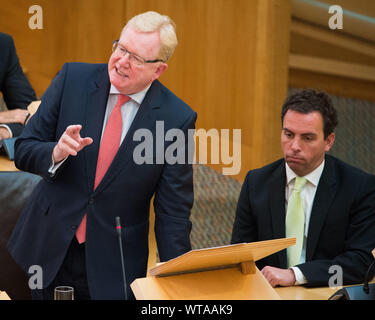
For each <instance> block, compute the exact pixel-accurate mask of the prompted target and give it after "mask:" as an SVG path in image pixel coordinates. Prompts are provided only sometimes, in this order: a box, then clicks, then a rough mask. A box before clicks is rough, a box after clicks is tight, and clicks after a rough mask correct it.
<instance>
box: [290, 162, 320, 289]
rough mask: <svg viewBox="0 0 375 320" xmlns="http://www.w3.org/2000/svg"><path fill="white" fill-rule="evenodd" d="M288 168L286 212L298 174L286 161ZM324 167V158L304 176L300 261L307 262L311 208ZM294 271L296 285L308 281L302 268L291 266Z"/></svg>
mask: <svg viewBox="0 0 375 320" xmlns="http://www.w3.org/2000/svg"><path fill="white" fill-rule="evenodd" d="M285 168H286V186H285V212H287V210H288V201H289V198H290V196H291V195H292V193H293V187H294V183H295V178H296V177H297V175H296V174H295V173H294V172H293V170H292V169H290V167H289V166H288V164H287V163H285ZM323 169H324V160H323V162H322V163H321V164H320V165H319V166H318V167H317V168H316V169H315V170H314V171H312V172H310V173H309V174H308V175H306V176H304V178H306V180H307V181H306V184H305V185H304V187H303V188H302V190H301V200H302V205H303V211H304V214H305V232H304V237H303V245H302V253H301V259H300V263H305V262H306V242H307V235H308V231H309V223H310V216H311V209H312V206H313V203H314V198H315V193H316V189H317V187H318V184H319V180H320V177H321V175H322V172H323ZM291 269H292V270H293V271H294V275H295V277H296V282H295V284H296V285H299V284H304V283H306V282H307V281H306V278H305V277H304V275H303V274H302V272H301V270H300V269H299V268H298V267H292V268H291Z"/></svg>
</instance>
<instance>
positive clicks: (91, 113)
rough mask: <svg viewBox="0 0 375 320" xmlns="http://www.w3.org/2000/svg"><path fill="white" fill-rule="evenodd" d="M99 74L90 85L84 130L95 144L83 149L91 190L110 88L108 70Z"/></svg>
mask: <svg viewBox="0 0 375 320" xmlns="http://www.w3.org/2000/svg"><path fill="white" fill-rule="evenodd" d="M98 74H99V75H98V78H97V79H94V80H93V82H92V83H90V84H89V89H88V93H87V100H86V101H87V103H86V111H85V119H86V123H85V128H83V129H84V134H85V136H86V137H91V138H92V139H93V143H92V144H91V145H89V146H87V147H86V148H84V149H83V150H84V152H85V158H86V159H85V160H86V170H87V177H88V188H89V190H93V189H94V181H95V172H96V163H97V160H98V154H99V147H100V138H101V134H102V128H103V121H104V116H105V110H106V107H107V101H108V94H109V88H110V82H109V76H108V71H107V68H104V69H103V70H102V72H98Z"/></svg>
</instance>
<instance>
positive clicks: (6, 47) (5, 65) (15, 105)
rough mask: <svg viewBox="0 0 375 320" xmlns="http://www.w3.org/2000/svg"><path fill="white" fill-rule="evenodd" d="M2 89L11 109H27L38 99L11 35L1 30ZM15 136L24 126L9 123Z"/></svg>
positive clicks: (0, 77) (0, 61)
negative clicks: (24, 70)
mask: <svg viewBox="0 0 375 320" xmlns="http://www.w3.org/2000/svg"><path fill="white" fill-rule="evenodd" d="M0 91H1V92H2V93H3V97H4V101H5V103H6V105H7V108H8V109H9V110H13V109H27V106H28V105H29V104H30V102H32V101H34V100H36V96H35V92H34V90H33V88H32V87H31V85H30V83H29V81H28V80H27V78H26V76H25V74H24V73H23V71H22V68H21V66H20V62H19V60H18V57H17V53H16V48H15V46H14V42H13V39H12V37H11V36H10V35H7V34H5V33H1V32H0ZM7 125H8V127H9V128H10V129H11V130H12V133H13V136H18V135H19V134H20V133H21V131H22V129H23V126H22V125H21V124H18V123H11V124H7Z"/></svg>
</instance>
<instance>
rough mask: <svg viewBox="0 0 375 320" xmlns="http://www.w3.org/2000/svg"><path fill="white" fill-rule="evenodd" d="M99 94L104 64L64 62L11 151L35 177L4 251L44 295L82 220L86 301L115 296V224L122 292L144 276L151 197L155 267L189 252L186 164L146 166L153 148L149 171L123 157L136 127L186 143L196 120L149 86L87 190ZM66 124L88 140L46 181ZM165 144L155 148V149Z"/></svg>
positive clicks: (104, 83) (103, 90)
mask: <svg viewBox="0 0 375 320" xmlns="http://www.w3.org/2000/svg"><path fill="white" fill-rule="evenodd" d="M109 88H110V82H109V77H108V71H107V64H83V63H69V64H65V65H64V66H63V68H62V70H61V71H60V72H59V74H58V75H57V76H56V78H55V79H54V80H53V82H52V84H51V85H50V87H49V88H48V90H47V91H46V93H45V94H44V96H43V98H42V103H41V105H40V106H39V109H38V111H37V113H36V114H35V115H34V116H33V117H32V118H31V120H30V122H29V123H28V125H27V127H26V128H25V130H24V132H23V134H22V135H21V137H20V138H19V139H18V141H17V143H16V148H15V163H16V166H17V167H18V168H19V169H21V170H24V171H28V172H31V173H35V174H38V175H40V176H42V177H43V179H42V181H41V182H40V183H39V185H38V186H37V187H36V188H35V190H34V192H33V194H32V196H31V198H30V200H29V202H28V204H27V205H26V207H25V209H24V211H23V212H22V214H21V217H20V218H19V220H18V223H17V225H16V227H15V229H14V232H13V234H12V237H11V239H10V241H9V243H8V248H9V251H10V253H11V254H12V256H13V257H14V259H15V260H16V262H18V263H19V264H20V265H21V266H22V267H23V268H24V270H26V271H27V270H28V268H29V267H30V266H31V265H40V266H41V267H42V268H43V277H44V283H43V287H47V286H48V285H49V284H50V283H51V281H52V280H53V279H54V277H55V275H56V273H57V271H58V269H59V267H60V265H61V263H62V261H63V259H64V256H65V254H66V252H67V249H68V247H69V244H70V242H71V241H72V238H73V237H74V235H75V232H76V229H77V227H78V225H79V224H80V222H81V220H82V218H83V216H84V213H87V230H86V264H87V277H88V284H89V290H90V294H91V297H92V298H93V299H123V298H124V294H123V282H122V271H121V260H120V253H119V252H120V251H119V244H118V238H117V235H116V230H115V217H116V216H119V217H120V218H121V224H122V227H123V234H122V241H123V247H124V259H125V267H126V275H127V281H128V285H129V284H130V283H131V282H132V281H133V280H134V279H136V278H139V277H144V276H145V275H146V268H147V259H148V230H149V210H150V201H151V198H152V197H153V196H155V197H154V208H155V215H156V217H155V234H156V240H157V244H158V250H159V256H160V259H161V261H165V260H168V259H171V258H174V257H176V256H178V255H180V254H183V253H185V252H187V251H189V250H190V249H191V246H190V238H189V235H190V230H191V222H190V220H189V216H190V210H191V207H192V205H193V171H192V165H191V164H189V163H186V164H174V165H171V164H168V163H164V164H156V161H155V159H156V151H155V148H154V150H153V160H154V161H153V164H142V165H138V164H136V163H135V162H134V161H133V150H134V148H135V147H136V146H137V145H138V144H139V143H140V142H136V141H134V140H133V134H134V132H135V130H137V129H141V128H144V129H148V130H150V131H151V132H152V134H153V137H155V136H156V134H155V128H156V121H164V128H165V131H167V130H169V129H171V128H178V129H181V130H182V131H183V132H184V133H185V136H186V137H187V136H188V135H187V130H188V129H194V127H195V120H196V113H195V112H194V111H192V110H191V109H190V108H189V107H188V106H187V105H186V104H185V103H184V102H183V101H181V100H180V99H179V98H177V97H176V96H175V95H174V94H173V93H172V92H170V91H169V90H168V89H167V88H166V87H164V86H163V85H162V84H161V83H160V82H159V81H157V80H156V81H154V82H153V83H152V85H151V87H150V89H149V91H148V92H147V94H146V96H145V98H144V100H143V102H142V104H141V106H140V107H139V110H138V113H137V115H136V117H135V119H134V121H133V123H132V125H131V127H130V129H129V131H128V133H127V135H126V137H125V139H124V141H123V143H122V144H121V146H120V149H119V151H118V153H117V154H116V156H115V158H114V160H113V162H112V164H111V166H110V168H109V169H108V171H107V173H106V175H105V176H104V177H103V179H102V181H101V182H100V184H99V185H98V187H97V188H96V190H95V191H93V189H94V180H95V170H96V163H97V157H98V151H99V144H100V137H101V132H102V126H103V119H104V114H105V109H106V104H107V99H108V94H109ZM71 124H82V130H81V136H82V137H91V138H93V143H92V144H91V145H89V146H87V147H86V148H84V149H83V150H81V151H80V152H79V153H78V155H77V156H76V157H72V156H70V157H68V159H67V160H66V161H65V163H64V164H63V165H62V167H61V168H59V169H58V172H57V173H56V175H55V176H54V177H51V176H50V175H49V173H48V169H49V167H50V166H51V155H52V150H53V148H54V146H55V145H56V143H57V141H58V140H59V138H60V136H61V135H62V134H63V132H64V131H65V129H66V127H67V126H69V125H71ZM171 143H172V142H171V141H167V142H165V143H164V145H162V146H164V150H165V149H166V148H167V147H168V145H170V144H171ZM154 145H155V142H154ZM186 145H187V141H186ZM186 150H187V149H186ZM128 292H130V288H129V290H128Z"/></svg>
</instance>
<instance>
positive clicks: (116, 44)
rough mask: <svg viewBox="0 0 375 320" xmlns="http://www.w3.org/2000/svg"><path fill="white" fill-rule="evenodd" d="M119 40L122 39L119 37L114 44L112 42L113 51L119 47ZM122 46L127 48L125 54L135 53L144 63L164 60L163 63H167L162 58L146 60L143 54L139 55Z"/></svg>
mask: <svg viewBox="0 0 375 320" xmlns="http://www.w3.org/2000/svg"><path fill="white" fill-rule="evenodd" d="M119 41H120V39H117V40H114V41H113V44H112V51H113V52H115V50H116V49H117V48H118V45H119ZM122 48H123V49H124V50H125V53H124V55H125V54H126V53H129V54H131V55H133V56H135V57H137V58H139V59H141V60H142V62H143V63H156V62H163V63H165V61H164V60H161V59H155V60H146V59H145V58H142V57H141V56H139V55H137V54H135V53H133V52H130V51H129V50H128V49H126V48H125V47H124V46H122Z"/></svg>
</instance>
